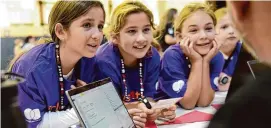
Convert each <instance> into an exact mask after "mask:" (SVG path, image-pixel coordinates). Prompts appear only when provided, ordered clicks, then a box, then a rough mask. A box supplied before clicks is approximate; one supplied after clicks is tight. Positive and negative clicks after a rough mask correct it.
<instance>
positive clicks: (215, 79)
mask: <svg viewBox="0 0 271 128" xmlns="http://www.w3.org/2000/svg"><path fill="white" fill-rule="evenodd" d="M218 80H219V78H218V77H215V78H214V81H213V82H214V84H215V85H216V86H218Z"/></svg>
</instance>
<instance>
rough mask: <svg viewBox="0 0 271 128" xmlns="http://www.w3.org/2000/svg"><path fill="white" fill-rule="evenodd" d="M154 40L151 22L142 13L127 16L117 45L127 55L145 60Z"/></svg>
mask: <svg viewBox="0 0 271 128" xmlns="http://www.w3.org/2000/svg"><path fill="white" fill-rule="evenodd" d="M123 20H125V19H123ZM152 39H153V37H152V29H151V24H150V20H149V18H148V16H147V15H146V14H145V13H144V12H140V13H133V14H130V15H128V16H127V18H126V23H125V25H124V27H123V28H122V29H121V30H120V33H119V36H118V38H117V39H116V43H117V44H118V47H119V48H120V49H121V50H122V51H124V53H125V54H127V55H128V56H131V57H133V59H139V58H143V57H144V56H145V55H146V53H147V52H148V50H149V48H150V47H151V42H152ZM131 59H132V58H131Z"/></svg>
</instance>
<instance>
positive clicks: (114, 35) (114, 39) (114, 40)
mask: <svg viewBox="0 0 271 128" xmlns="http://www.w3.org/2000/svg"><path fill="white" fill-rule="evenodd" d="M110 36H111V41H112V43H113V44H116V45H117V44H118V42H119V37H118V35H116V34H111V35H110Z"/></svg>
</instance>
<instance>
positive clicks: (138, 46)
mask: <svg viewBox="0 0 271 128" xmlns="http://www.w3.org/2000/svg"><path fill="white" fill-rule="evenodd" d="M135 47H136V48H139V49H141V48H144V47H145V46H135Z"/></svg>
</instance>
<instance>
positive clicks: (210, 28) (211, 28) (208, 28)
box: [205, 27, 213, 31]
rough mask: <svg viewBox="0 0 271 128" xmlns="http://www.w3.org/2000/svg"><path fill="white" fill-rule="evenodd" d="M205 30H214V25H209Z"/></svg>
mask: <svg viewBox="0 0 271 128" xmlns="http://www.w3.org/2000/svg"><path fill="white" fill-rule="evenodd" d="M205 30H207V31H212V30H213V27H207V28H206V29H205Z"/></svg>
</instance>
